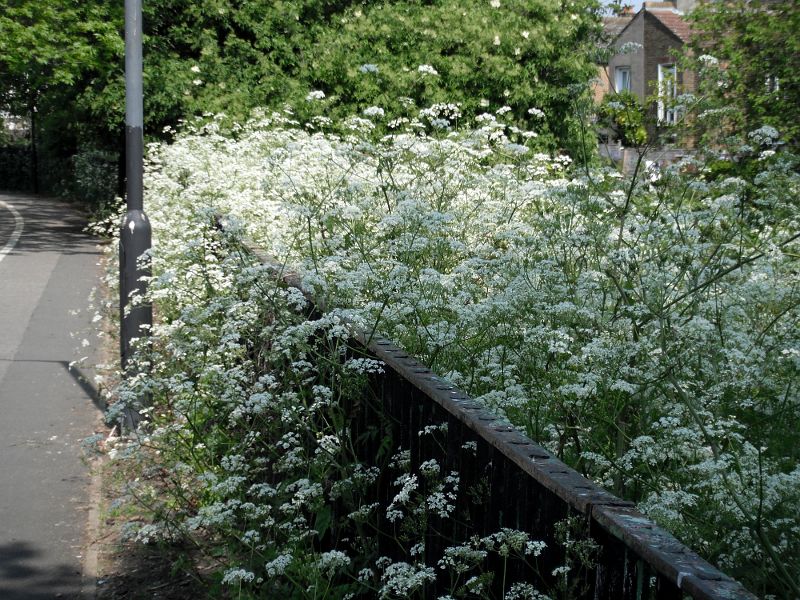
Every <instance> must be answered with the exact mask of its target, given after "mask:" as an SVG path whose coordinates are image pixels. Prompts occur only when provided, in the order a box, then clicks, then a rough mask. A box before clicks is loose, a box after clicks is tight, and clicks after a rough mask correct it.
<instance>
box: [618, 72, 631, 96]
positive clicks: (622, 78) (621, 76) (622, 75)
mask: <svg viewBox="0 0 800 600" xmlns="http://www.w3.org/2000/svg"><path fill="white" fill-rule="evenodd" d="M614 88H615V89H616V91H617V92H622V91H625V90H628V91H630V89H631V68H630V67H617V68H616V69H615V70H614Z"/></svg>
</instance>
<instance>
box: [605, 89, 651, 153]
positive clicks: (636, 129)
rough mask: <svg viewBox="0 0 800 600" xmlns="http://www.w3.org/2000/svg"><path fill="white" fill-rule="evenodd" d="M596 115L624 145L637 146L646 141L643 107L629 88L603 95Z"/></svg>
mask: <svg viewBox="0 0 800 600" xmlns="http://www.w3.org/2000/svg"><path fill="white" fill-rule="evenodd" d="M598 116H599V117H600V118H601V119H602V120H603V122H604V124H605V125H606V126H607V127H609V128H610V129H611V130H612V131H613V132H614V133H615V134H616V136H617V139H619V140H620V141H621V142H622V143H623V144H624V145H626V146H632V147H639V146H642V145H643V144H644V143H645V142H646V141H647V129H646V128H645V126H644V107H643V106H642V103H641V102H640V101H639V98H638V97H637V96H636V94H634V93H633V92H631V91H630V90H624V91H622V92H619V93H617V94H608V95H607V96H605V97H604V98H603V102H602V104H601V105H600V108H599V109H598Z"/></svg>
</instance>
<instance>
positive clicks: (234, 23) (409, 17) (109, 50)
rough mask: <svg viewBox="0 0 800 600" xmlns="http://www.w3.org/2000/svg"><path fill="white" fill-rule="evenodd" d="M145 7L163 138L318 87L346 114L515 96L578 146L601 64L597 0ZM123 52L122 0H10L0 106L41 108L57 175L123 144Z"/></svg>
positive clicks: (486, 105)
mask: <svg viewBox="0 0 800 600" xmlns="http://www.w3.org/2000/svg"><path fill="white" fill-rule="evenodd" d="M143 10H144V15H143V16H144V34H145V37H144V58H145V60H144V69H145V72H144V78H145V81H144V97H145V132H146V134H147V135H148V136H149V137H151V138H152V137H162V136H163V133H162V131H163V129H164V128H165V127H171V126H175V125H177V124H178V123H179V122H180V121H181V120H184V119H189V118H191V117H192V116H195V115H202V114H206V113H226V114H227V115H228V116H229V118H230V120H231V121H233V120H239V121H242V120H244V119H245V118H246V117H248V116H249V114H250V112H251V110H252V109H253V108H255V107H261V106H267V107H280V106H282V105H283V104H284V103H290V104H292V105H294V106H296V107H299V110H298V113H299V117H301V118H303V117H305V118H310V117H312V116H314V115H315V114H316V113H317V108H318V107H316V106H314V105H313V104H312V103H307V102H305V98H306V96H307V94H308V93H309V91H311V90H322V91H323V92H325V93H326V94H327V96H328V100H327V101H326V109H327V111H328V114H329V115H331V116H337V115H350V114H353V113H358V112H360V111H362V110H363V109H365V108H367V107H369V106H373V105H377V106H379V107H382V108H383V109H385V110H386V111H387V112H392V114H395V115H398V116H399V115H401V114H405V115H406V116H410V117H416V116H417V113H418V111H419V110H420V109H422V108H425V107H427V106H429V105H430V104H432V103H434V102H440V103H441V102H448V103H458V104H460V105H461V107H460V110H461V112H462V113H463V114H464V115H467V116H470V115H475V114H478V113H481V112H484V110H487V109H488V110H490V111H495V110H497V109H500V108H501V107H504V106H508V107H509V108H510V110H511V116H512V117H513V119H514V120H515V122H516V123H517V124H518V125H519V126H520V127H526V126H529V125H531V124H532V123H534V124H535V125H536V129H537V131H538V133H539V135H540V143H541V144H540V145H541V146H542V147H549V148H555V147H561V148H568V149H576V148H578V146H579V139H580V135H579V128H580V124H579V122H578V120H577V119H575V118H574V117H573V116H572V114H573V112H574V111H573V108H574V101H575V100H576V99H578V98H579V97H581V96H583V95H585V89H584V88H585V86H586V83H587V82H588V80H589V79H590V78H591V77H592V75H593V74H594V67H593V65H592V62H591V60H590V58H589V55H590V54H591V52H592V42H593V40H594V39H595V37H596V35H597V34H598V23H599V20H598V11H599V8H598V3H597V1H596V0H559V1H558V2H550V1H546V0H536V1H534V2H522V1H521V0H495V1H493V2H484V1H480V2H479V1H477V0H470V1H469V2H458V1H456V0H439V1H436V2H418V1H414V0H401V1H397V2H375V1H372V2H355V0H323V1H319V0H284V1H281V2H270V1H267V0H257V1H253V2H234V3H228V2H222V1H221V0H202V1H199V2H191V1H189V0H152V1H148V2H145V3H144V5H143ZM123 52H124V42H123V11H122V3H121V2H110V1H109V0H94V1H92V2H88V3H80V4H73V3H70V2H66V1H65V0H56V1H54V2H46V3H43V2H38V1H33V0H1V1H0V107H5V108H6V109H8V110H10V112H12V113H15V114H20V115H28V116H30V117H32V118H35V119H36V121H37V123H36V124H35V126H36V128H37V132H38V134H37V135H36V140H37V141H40V145H41V152H42V154H46V155H48V157H49V159H50V160H51V162H52V161H55V163H60V166H58V167H57V168H56V170H57V171H58V176H56V177H51V178H50V179H53V180H54V181H61V180H65V181H66V180H68V179H69V178H71V177H73V176H74V175H73V174H72V172H71V170H70V167H69V164H70V163H69V161H70V157H71V156H72V155H74V154H76V153H77V152H78V151H79V149H81V148H83V149H91V150H92V151H98V152H108V151H115V152H117V153H119V151H120V150H121V146H122V143H123V135H122V131H123V122H124V105H125V86H124V69H123ZM370 65H371V66H374V67H375V70H374V71H372V70H366V71H365V70H364V69H363V67H365V66H367V67H369V66H370ZM420 65H429V66H430V67H432V68H433V69H434V70H435V72H437V73H438V74H437V75H432V74H430V73H421V72H420V71H419V70H418V68H419V66H420ZM409 99H410V100H409ZM531 108H534V109H537V111H539V110H541V111H543V112H536V113H535V114H533V115H532V114H530V113H529V112H528V110H529V109H531ZM401 109H402V110H401ZM541 115H546V117H544V119H542V118H541ZM50 174H52V170H51V173H50Z"/></svg>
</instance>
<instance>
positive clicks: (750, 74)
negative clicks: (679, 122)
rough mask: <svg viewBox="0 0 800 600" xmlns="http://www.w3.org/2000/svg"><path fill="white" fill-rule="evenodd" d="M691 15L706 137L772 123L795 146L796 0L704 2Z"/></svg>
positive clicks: (799, 14) (798, 99)
mask: <svg viewBox="0 0 800 600" xmlns="http://www.w3.org/2000/svg"><path fill="white" fill-rule="evenodd" d="M691 19H692V21H693V27H694V29H695V31H697V32H698V33H697V35H696V38H695V41H694V44H693V58H692V60H691V62H692V63H693V65H694V67H695V68H696V69H697V70H698V71H699V72H700V92H701V97H702V104H701V108H700V113H701V117H700V118H699V119H698V121H697V122H696V125H697V127H698V129H699V131H700V133H701V134H703V135H705V136H706V141H709V142H712V143H719V142H720V141H724V139H725V138H726V137H727V136H728V135H730V134H732V133H742V132H746V131H750V130H753V129H756V128H758V127H761V126H763V125H770V126H772V127H775V128H776V129H777V130H778V131H779V132H781V134H782V136H783V139H784V141H785V142H787V143H788V144H789V145H790V146H791V147H793V148H798V147H800V36H798V35H797V32H798V31H800V3H798V2H796V0H770V1H767V0H715V1H712V2H701V3H699V4H698V7H697V9H696V10H695V11H694V12H693V13H692V15H691ZM709 55H710V56H709ZM710 57H713V60H711V58H710Z"/></svg>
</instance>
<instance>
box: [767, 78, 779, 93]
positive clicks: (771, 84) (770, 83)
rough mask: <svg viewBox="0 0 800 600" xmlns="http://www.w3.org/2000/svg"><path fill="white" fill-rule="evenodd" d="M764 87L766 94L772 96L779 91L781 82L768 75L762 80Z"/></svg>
mask: <svg viewBox="0 0 800 600" xmlns="http://www.w3.org/2000/svg"><path fill="white" fill-rule="evenodd" d="M764 85H765V86H766V88H767V93H770V94H773V93H775V92H777V91H780V89H781V81H780V79H778V78H777V77H775V75H768V76H767V78H766V79H765V80H764Z"/></svg>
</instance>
